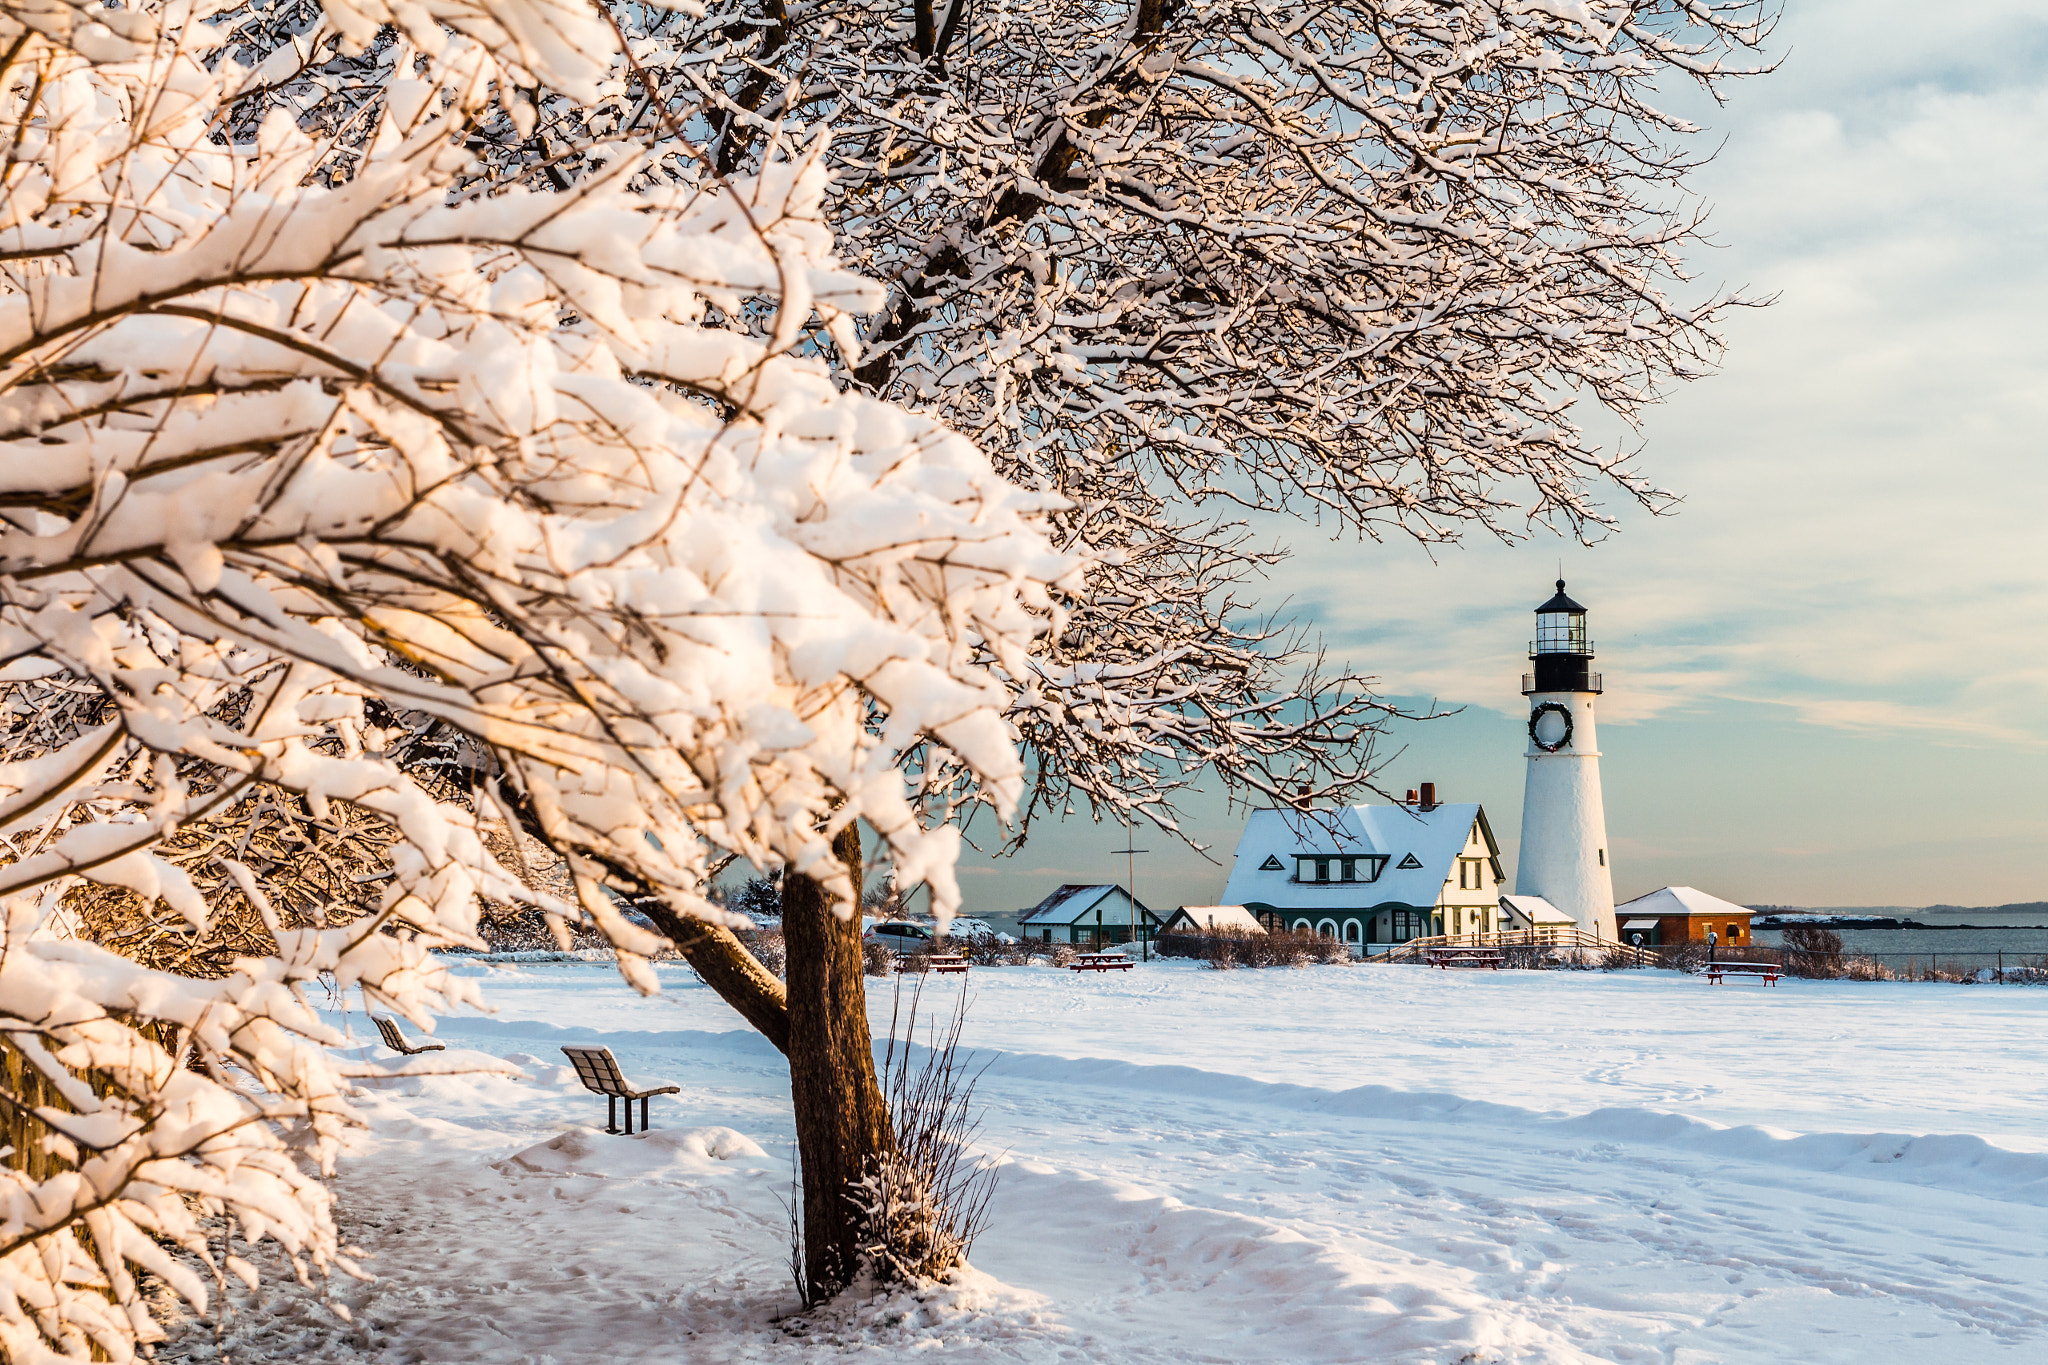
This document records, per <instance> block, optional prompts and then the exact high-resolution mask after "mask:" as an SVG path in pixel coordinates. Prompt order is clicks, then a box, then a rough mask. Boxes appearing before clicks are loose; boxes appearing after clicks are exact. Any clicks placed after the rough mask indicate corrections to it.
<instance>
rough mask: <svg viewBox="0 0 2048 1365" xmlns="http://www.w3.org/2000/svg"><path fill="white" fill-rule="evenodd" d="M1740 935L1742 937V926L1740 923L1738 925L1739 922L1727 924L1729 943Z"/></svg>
mask: <svg viewBox="0 0 2048 1365" xmlns="http://www.w3.org/2000/svg"><path fill="white" fill-rule="evenodd" d="M1741 937H1742V926H1741V925H1739V924H1731V925H1729V926H1728V941H1729V942H1730V943H1733V942H1735V940H1736V939H1738V938H1741Z"/></svg>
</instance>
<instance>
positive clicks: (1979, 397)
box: [961, 0, 2048, 914]
mask: <svg viewBox="0 0 2048 1365" xmlns="http://www.w3.org/2000/svg"><path fill="white" fill-rule="evenodd" d="M1770 50H1771V53H1772V55H1773V56H1776V57H1778V58H1780V59H1781V64H1780V66H1779V68H1778V69H1777V70H1776V71H1775V72H1773V73H1772V74H1769V75H1767V76H1762V77H1758V78H1755V79H1752V80H1747V81H1744V82H1741V83H1738V84H1737V85H1735V86H1734V87H1732V92H1731V95H1730V99H1729V103H1728V104H1727V106H1726V107H1724V108H1719V109H1716V108H1715V107H1713V106H1712V105H1711V104H1706V105H1704V107H1692V106H1689V105H1688V106H1681V107H1682V108H1683V112H1685V113H1686V114H1687V115H1688V116H1689V117H1692V118H1693V119H1694V120H1695V121H1697V122H1699V123H1701V124H1703V125H1705V126H1706V128H1707V132H1706V133H1705V134H1704V138H1705V139H1706V140H1707V141H1708V142H1709V143H1710V144H1719V146H1720V151H1719V154H1718V156H1717V157H1716V159H1715V160H1714V162H1713V163H1712V164H1711V165H1709V166H1708V167H1706V168H1705V169H1704V170H1703V171H1702V172H1701V173H1700V174H1699V175H1698V178H1697V180H1696V182H1695V184H1696V187H1697V188H1698V190H1699V191H1700V192H1701V194H1702V196H1703V197H1704V199H1705V200H1706V201H1707V202H1708V203H1710V204H1711V205H1712V206H1713V216H1712V220H1711V223H1712V236H1713V238H1714V241H1715V245H1714V246H1713V248H1712V249H1711V250H1703V251H1700V252H1697V253H1695V255H1694V257H1693V260H1692V267H1693V270H1694V272H1695V274H1696V276H1697V287H1698V289H1699V290H1700V292H1701V293H1706V292H1709V291H1711V289H1713V288H1714V287H1715V286H1719V285H1724V284H1725V285H1735V286H1740V287H1743V288H1744V289H1745V291H1746V292H1749V293H1753V294H1756V295H1760V296H1762V295H1775V296H1776V302H1775V303H1774V304H1773V305H1772V306H1771V307H1769V308H1765V309H1761V310H1754V311H1747V312H1740V313H1738V314H1736V315H1735V316H1733V317H1732V318H1730V319H1729V321H1728V322H1727V324H1726V327H1725V333H1726V335H1727V339H1728V342H1729V347H1728V353H1727V355H1726V357H1725V358H1724V362H1723V365H1722V368H1721V370H1720V372H1719V373H1718V374H1716V375H1714V376H1712V377H1709V378H1706V379H1703V380H1700V381H1698V382H1695V383H1693V384H1691V385H1688V386H1685V387H1683V388H1681V389H1679V390H1677V391H1675V392H1674V393H1672V394H1671V396H1670V397H1669V399H1668V401H1666V402H1665V403H1664V404H1662V405H1661V406H1660V407H1658V408H1656V409H1654V410H1652V411H1651V412H1650V413H1649V415H1648V417H1647V420H1646V422H1645V424H1644V427H1643V430H1642V433H1641V439H1642V442H1643V445H1644V449H1643V454H1642V456H1641V458H1640V460H1639V467H1640V468H1641V469H1642V470H1643V472H1645V473H1646V474H1648V475H1649V476H1651V478H1652V479H1653V480H1654V481H1655V482H1657V483H1659V484H1661V485H1662V486H1663V487H1665V488H1667V489H1670V490H1672V491H1674V492H1676V493H1678V494H1680V495H1682V497H1683V499H1684V501H1683V502H1682V503H1681V504H1680V505H1679V507H1678V508H1677V510H1676V511H1675V512H1674V513H1673V514H1671V515H1668V516H1663V517H1651V516H1649V515H1647V514H1643V513H1640V512H1634V511H1625V510H1623V509H1621V508H1619V507H1617V508H1616V509H1615V510H1616V511H1617V512H1620V513H1621V517H1620V521H1621V525H1620V528H1619V530H1618V532H1617V533H1616V534H1614V535H1612V536H1610V537H1608V538H1607V539H1605V540H1604V541H1603V542H1602V543H1600V544H1598V545H1595V546H1591V547H1584V546H1580V545H1578V544H1576V543H1575V542H1571V541H1567V540H1561V539H1556V538H1547V537H1546V538H1540V539H1536V540H1532V541H1527V542H1523V543H1521V544H1519V545H1516V546H1501V545H1494V544H1480V543H1476V542H1475V543H1472V544H1469V545H1467V546H1465V547H1462V548H1457V549H1451V550H1438V551H1437V552H1436V554H1435V557H1434V558H1432V557H1431V556H1430V555H1428V554H1425V553H1424V552H1423V551H1422V550H1420V549H1419V548H1417V547H1414V546H1408V545H1401V544H1396V543H1393V542H1391V541H1390V542H1388V543H1386V544H1382V545H1373V544H1369V543H1368V544H1359V543H1356V542H1352V541H1332V540H1330V539H1328V538H1327V535H1326V533H1325V532H1324V531H1322V530H1321V529H1319V528H1317V527H1315V526H1312V525H1306V524H1301V523H1293V522H1280V521H1270V522H1267V523H1264V524H1263V525H1262V529H1263V530H1265V531H1267V532H1269V533H1271V534H1272V535H1273V536H1274V537H1275V538H1276V539H1279V540H1280V541H1282V542H1283V543H1285V544H1286V545H1287V546H1288V547H1289V548H1290V549H1291V550H1292V552H1293V554H1294V558H1293V560H1292V561H1291V562H1290V564H1289V565H1288V566H1286V567H1285V568H1284V569H1283V570H1281V571H1280V572H1279V573H1278V574H1277V575H1276V576H1275V578H1274V580H1273V581H1272V583H1271V584H1270V585H1269V591H1268V600H1269V603H1272V604H1278V603H1280V602H1283V601H1285V602H1287V603H1289V604H1290V610H1291V611H1292V613H1293V614H1294V615H1295V616H1296V617H1297V618H1298V619H1300V620H1302V621H1304V622H1305V623H1307V624H1309V625H1311V626H1312V627H1313V628H1314V629H1316V630H1318V631H1319V632H1320V633H1321V634H1322V636H1323V638H1324V640H1325V642H1326V643H1327V644H1328V646H1329V648H1330V652H1331V655H1332V657H1333V658H1335V659H1348V660H1349V661H1350V663H1351V664H1352V666H1353V667H1355V668H1358V669H1360V670H1362V671H1365V672H1369V673H1372V674H1375V675H1377V676H1378V677H1379V678H1380V679H1381V689H1382V691H1383V692H1384V693H1385V694H1386V695H1387V696H1389V697H1390V698H1393V699H1396V700H1399V701H1402V702H1405V703H1407V704H1409V705H1411V706H1414V705H1419V704H1423V703H1429V702H1434V703H1435V704H1436V705H1438V706H1439V707H1443V708H1460V709H1458V711H1457V713H1456V714H1455V715H1454V716H1452V717H1451V718H1449V719H1445V720H1438V721H1431V722H1428V723H1426V724H1411V725H1405V726H1402V727H1400V728H1399V729H1398V730H1397V731H1396V732H1395V733H1393V734H1392V735H1390V736H1389V737H1388V741H1387V742H1386V743H1385V744H1383V746H1382V749H1383V757H1382V762H1383V765H1384V766H1383V767H1382V768H1381V772H1382V774H1383V782H1384V785H1385V786H1386V787H1387V788H1389V789H1393V790H1402V789H1406V788H1409V787H1413V786H1415V785H1416V784H1417V783H1418V782H1421V781H1424V780H1430V781H1434V782H1436V783H1437V786H1438V792H1439V796H1440V798H1441V799H1444V800H1454V801H1472V800H1476V801H1479V802H1481V803H1482V804H1483V805H1484V806H1485V808H1486V811H1487V815H1488V819H1489V821H1490V823H1491V825H1492V828H1493V830H1494V832H1495V834H1496V835H1497V836H1498V837H1499V839H1500V841H1501V844H1502V851H1503V854H1504V856H1505V857H1506V859H1507V862H1508V867H1509V872H1510V876H1512V872H1513V864H1514V853H1515V844H1516V841H1517V835H1518V833H1519V827H1520V822H1521V796H1522V781H1523V768H1524V759H1523V752H1524V749H1525V747H1526V746H1525V731H1524V725H1525V722H1526V716H1527V710H1526V704H1525V703H1524V701H1523V699H1522V697H1521V696H1520V695H1519V690H1518V683H1519V675H1520V672H1521V670H1522V669H1523V668H1524V667H1525V666H1526V659H1525V657H1524V651H1525V650H1526V642H1527V640H1528V639H1529V636H1530V633H1531V623H1532V621H1533V616H1532V615H1531V613H1532V612H1533V610H1534V608H1535V607H1536V605H1537V604H1538V603H1539V602H1541V601H1542V600H1543V599H1544V598H1546V597H1548V596H1549V595H1550V591H1551V583H1552V580H1553V579H1555V578H1556V577H1557V575H1558V571H1559V568H1560V564H1561V566H1562V570H1563V574H1564V576H1565V578H1566V579H1567V580H1568V581H1569V583H1570V585H1571V593H1572V596H1573V597H1575V598H1576V599H1577V600H1578V601H1580V602H1582V603H1584V604H1585V605H1586V606H1587V608H1588V609H1589V612H1590V616H1589V620H1590V626H1591V633H1592V635H1593V638H1594V639H1595V641H1596V642H1597V645H1598V663H1597V665H1596V667H1598V668H1599V669H1600V671H1601V672H1602V673H1603V674H1604V675H1605V678H1606V688H1607V690H1606V693H1605V694H1604V696H1603V697H1602V698H1601V701H1600V711H1599V716H1600V742H1601V752H1602V757H1601V775H1602V780H1603V783H1604V786H1605V793H1606V803H1607V825H1608V837H1609V840H1610V846H1611V848H1612V850H1613V866H1614V878H1615V892H1616V895H1617V897H1620V898H1627V897H1630V896H1634V895H1639V894H1642V893H1644V892H1648V891H1652V890H1655V889H1656V888H1658V887H1660V886H1664V885H1672V884H1675V885H1691V886H1697V887H1700V888H1701V889H1703V890H1707V891H1711V892H1713V893H1714V894H1716V895H1719V896H1723V897H1725V898H1727V899H1729V900H1734V901H1739V902H1743V903H1746V904H1791V905H1926V904H1932V903H1938V902H1939V903H1951V904H1961V905H1987V904H1997V903H2001V902H2009V901H2023V900H2044V899H2048V865H2044V862H2043V854H2044V852H2048V461H2044V459H2043V456H2044V454H2048V5H2044V4H2043V3H2042V0H1948V3H1945V4H1942V5H1928V4H1925V3H1924V2H1922V0H1914V2H1912V3H1907V2H1905V0H1788V3H1787V5H1786V12H1785V15H1784V19H1783V22H1782V23H1781V25H1780V27H1779V29H1778V31H1777V33H1776V35H1775V37H1774V38H1773V41H1772V43H1771V49H1770ZM1189 815H1190V818H1189V821H1188V824H1187V833H1188V834H1189V835H1190V836H1191V837H1192V838H1193V839H1194V840H1196V841H1197V842H1200V843H1204V844H1207V845H1209V849H1208V852H1207V854H1206V855H1204V854H1203V853H1201V852H1198V851H1196V850H1194V849H1191V848H1189V847H1187V846H1186V845H1185V844H1183V843H1180V842H1179V841H1176V840H1174V839H1173V838H1171V837H1170V836H1166V835H1163V834H1161V833H1159V832H1158V831H1149V830H1146V829H1145V828H1144V827H1142V826H1141V827H1140V829H1139V832H1138V834H1139V837H1138V838H1137V839H1136V840H1135V841H1134V843H1135V846H1136V847H1139V848H1143V849H1146V850H1148V851H1147V852H1146V853H1144V854H1142V855H1137V856H1135V857H1131V856H1115V855H1113V854H1112V853H1111V852H1110V850H1114V849H1120V848H1126V847H1131V846H1132V844H1127V843H1126V842H1125V841H1124V838H1123V831H1122V830H1121V829H1102V828H1097V827H1092V826H1089V825H1087V824H1085V823H1083V822H1080V821H1069V822H1068V823H1067V824H1065V825H1063V826H1051V825H1048V826H1046V827H1044V828H1043V829H1040V830H1037V831H1035V832H1034V833H1033V835H1032V837H1031V839H1030V841H1029V842H1028V843H1027V844H1026V845H1025V847H1024V849H1023V850H1022V851H1021V852H1019V853H1018V854H1016V855H1014V856H1011V857H1007V858H1002V859H991V858H988V857H981V856H975V855H969V857H968V858H967V859H966V861H965V862H964V864H963V866H962V868H961V885H962V891H963V894H964V900H965V906H964V909H965V911H966V913H969V914H973V913H1003V912H1009V911H1014V910H1015V909H1017V908H1018V907H1021V906H1027V905H1030V904H1033V903H1035V902H1036V901H1038V900H1039V899H1041V898H1042V897H1043V896H1044V895H1045V894H1046V893H1047V892H1049V891H1050V890H1052V889H1053V888H1054V887H1055V886H1057V885H1058V884H1059V883H1061V882H1063V881H1083V882H1093V881H1122V880H1123V879H1124V877H1125V875H1126V869H1127V865H1128V864H1131V863H1135V876H1136V880H1137V892H1138V896H1139V898H1140V899H1142V900H1144V901H1145V902H1146V903H1147V904H1152V905H1164V906H1173V905H1179V904H1201V903H1209V902H1213V901H1214V900H1215V899H1216V898H1217V897H1218V896H1220V894H1221V892H1222V888H1223V882H1224V878H1225V876H1226V875H1227V874H1228V871H1229V856H1230V850H1231V849H1232V847H1233V846H1234V845H1235V843H1236V839H1237V836H1238V833H1239V832H1240V831H1241V829H1242V827H1243V817H1242V813H1241V812H1233V811H1231V810H1230V809H1228V807H1227V806H1226V804H1225V803H1224V802H1222V801H1221V800H1220V799H1215V798H1212V797H1201V798H1198V799H1197V800H1195V801H1194V802H1193V803H1191V805H1190V808H1189ZM976 833H980V831H976Z"/></svg>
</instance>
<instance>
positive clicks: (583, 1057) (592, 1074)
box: [562, 1044, 682, 1137]
mask: <svg viewBox="0 0 2048 1365" xmlns="http://www.w3.org/2000/svg"><path fill="white" fill-rule="evenodd" d="M562 1051H563V1053H564V1054H565V1055H566V1056H567V1057H568V1058H569V1061H570V1063H571V1064H572V1065H573V1066H575V1068H576V1079H577V1080H579V1081H582V1082H583V1088H584V1089H585V1090H590V1091H595V1092H596V1093H597V1094H600V1095H602V1096H604V1115H605V1121H604V1130H605V1131H606V1132H607V1133H616V1132H620V1131H621V1129H620V1128H619V1101H620V1100H624V1101H625V1102H626V1126H625V1128H624V1130H623V1131H624V1132H625V1133H626V1135H627V1136H628V1137H630V1136H632V1133H633V1101H634V1100H638V1101H640V1131H641V1132H643V1133H644V1132H646V1131H647V1128H648V1123H647V1097H648V1096H650V1095H675V1094H679V1093H681V1091H682V1087H681V1086H679V1085H639V1086H636V1085H634V1084H633V1083H632V1082H631V1081H629V1080H627V1079H626V1078H625V1076H624V1075H623V1074H622V1073H621V1072H620V1071H619V1059H618V1058H616V1057H614V1056H612V1050H611V1049H610V1048H608V1047H587V1046H579V1045H576V1044H570V1045H568V1046H566V1047H564V1048H563V1049H562Z"/></svg>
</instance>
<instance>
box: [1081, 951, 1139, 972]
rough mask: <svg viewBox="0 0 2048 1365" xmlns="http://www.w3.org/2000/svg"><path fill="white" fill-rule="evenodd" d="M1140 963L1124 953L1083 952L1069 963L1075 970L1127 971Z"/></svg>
mask: <svg viewBox="0 0 2048 1365" xmlns="http://www.w3.org/2000/svg"><path fill="white" fill-rule="evenodd" d="M1137 965H1138V964H1137V963H1135V962H1133V961H1131V959H1129V958H1127V957H1125V956H1124V955H1123V954H1122V953H1081V954H1079V955H1077V956H1076V957H1075V958H1074V960H1073V961H1072V962H1069V963H1068V964H1067V970H1069V971H1075V972H1127V971H1129V970H1130V969H1131V968H1133V967H1135V966H1137Z"/></svg>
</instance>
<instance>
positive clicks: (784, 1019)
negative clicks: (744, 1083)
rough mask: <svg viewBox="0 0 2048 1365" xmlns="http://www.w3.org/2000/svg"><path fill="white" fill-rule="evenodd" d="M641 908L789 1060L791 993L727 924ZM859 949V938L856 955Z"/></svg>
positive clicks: (658, 905) (653, 905)
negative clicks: (749, 950)
mask: <svg viewBox="0 0 2048 1365" xmlns="http://www.w3.org/2000/svg"><path fill="white" fill-rule="evenodd" d="M855 837H858V836H855ZM635 904H636V906H637V908H639V909H640V910H642V911H643V912H645V914H646V915H647V917H648V918H649V919H650V920H652V921H653V922H654V927H655V928H656V929H657V930H659V931H660V933H661V935H662V937H664V938H666V939H667V940H668V941H669V942H671V943H673V944H675V945H676V951H677V952H679V953H681V954H682V955H683V960H684V961H686V962H688V963H689V964H690V966H691V967H693V968H695V969H696V972H697V975H698V976H700V977H702V978H703V979H704V984H705V985H707V986H709V987H710V988H711V989H712V990H714V991H717V992H718V995H719V998H720V999H722V1000H724V1001H725V1003H726V1004H728V1005H731V1006H732V1007H733V1008H734V1009H736V1010H738V1011H739V1014H740V1018H742V1019H744V1020H746V1021H747V1022H748V1023H749V1024H752V1025H753V1026H754V1027H755V1028H757V1029H759V1030H760V1031H761V1036H762V1037H764V1038H766V1039H767V1040H768V1041H769V1042H771V1043H773V1044H775V1046H776V1047H777V1049H779V1050H780V1051H781V1052H782V1053H783V1054H784V1055H785V1056H786V1055H788V1053H789V997H788V993H787V992H786V991H785V990H784V988H783V984H782V983H781V982H780V981H778V980H776V979H775V973H773V972H771V971H769V970H768V969H767V968H766V967H764V966H762V965H761V962H760V959H758V958H756V957H755V956H754V955H753V954H752V953H750V952H748V951H747V945H746V944H744V943H742V942H740V941H739V939H738V938H737V937H735V936H734V934H733V932H732V930H730V929H728V928H726V927H725V926H724V925H722V924H707V923H706V922H705V921H703V920H700V919H686V918H684V917H683V916H681V915H678V914H677V913H675V911H673V910H671V909H669V908H668V906H667V904H666V903H665V902H663V901H661V900H660V899H659V898H657V897H654V896H649V897H647V898H646V899H645V900H642V901H638V902H636V903H635ZM859 947H860V945H859V942H858V934H857V933H856V942H855V944H854V950H855V952H858V951H859ZM863 1018H865V1015H863Z"/></svg>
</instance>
